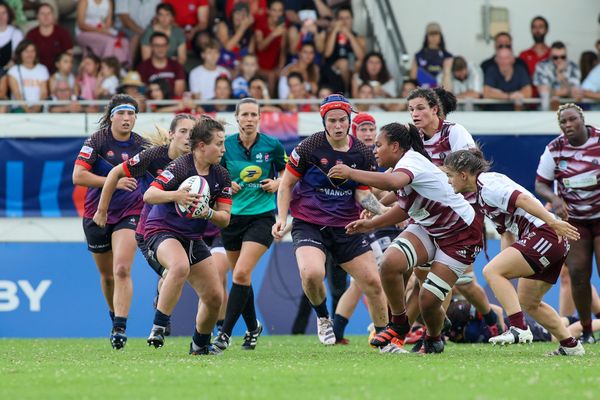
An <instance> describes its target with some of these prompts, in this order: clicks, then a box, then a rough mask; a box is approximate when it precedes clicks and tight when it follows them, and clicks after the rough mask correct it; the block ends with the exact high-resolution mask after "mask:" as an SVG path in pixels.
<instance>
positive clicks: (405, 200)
mask: <svg viewBox="0 0 600 400" xmlns="http://www.w3.org/2000/svg"><path fill="white" fill-rule="evenodd" d="M394 170H395V171H397V172H403V173H405V174H407V175H408V176H409V177H410V179H411V182H410V183H409V184H408V185H406V186H405V187H404V188H402V189H400V190H399V191H398V192H397V193H398V197H399V199H398V204H399V205H400V207H401V208H402V209H403V210H405V211H406V212H407V213H408V215H409V216H410V218H411V219H412V221H413V222H414V223H416V224H419V225H421V226H423V228H425V230H426V231H427V232H428V233H429V234H430V235H431V236H434V237H439V238H443V237H447V236H451V235H455V234H456V232H457V231H460V230H462V229H465V228H467V227H468V226H469V225H471V223H472V222H473V220H474V219H475V210H473V207H471V205H470V204H469V203H468V202H467V201H466V200H465V199H464V197H463V196H461V195H460V194H456V193H454V190H453V189H452V186H450V184H449V183H448V177H447V176H446V174H444V173H443V172H442V171H441V170H440V169H439V168H436V167H435V166H434V165H433V164H432V163H431V161H429V160H428V159H426V158H425V157H424V156H423V155H421V154H419V153H417V152H416V151H414V150H408V151H407V152H406V154H404V156H403V157H402V158H401V159H400V160H399V161H398V163H397V164H396V167H395V168H394Z"/></svg>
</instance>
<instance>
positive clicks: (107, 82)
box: [100, 75, 119, 96]
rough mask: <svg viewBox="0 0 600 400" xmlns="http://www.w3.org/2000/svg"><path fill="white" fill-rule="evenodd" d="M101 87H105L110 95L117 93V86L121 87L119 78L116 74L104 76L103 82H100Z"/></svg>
mask: <svg viewBox="0 0 600 400" xmlns="http://www.w3.org/2000/svg"><path fill="white" fill-rule="evenodd" d="M100 87H101V88H102V89H105V90H106V91H107V92H108V94H109V95H111V96H112V95H113V94H116V93H117V88H118V87H119V78H117V77H116V76H114V75H111V76H109V77H106V78H104V80H103V81H102V83H100Z"/></svg>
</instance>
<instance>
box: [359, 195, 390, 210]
mask: <svg viewBox="0 0 600 400" xmlns="http://www.w3.org/2000/svg"><path fill="white" fill-rule="evenodd" d="M359 202H360V205H361V206H363V208H364V209H365V210H368V211H370V212H372V213H373V214H375V215H381V214H384V213H385V207H384V206H383V205H382V204H381V203H380V202H379V200H377V198H376V197H375V195H374V194H373V193H371V192H369V193H368V194H366V195H363V196H361V198H360V200H359Z"/></svg>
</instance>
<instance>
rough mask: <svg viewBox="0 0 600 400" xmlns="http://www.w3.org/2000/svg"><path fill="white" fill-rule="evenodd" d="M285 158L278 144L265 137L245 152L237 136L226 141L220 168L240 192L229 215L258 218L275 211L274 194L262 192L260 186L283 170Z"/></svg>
mask: <svg viewBox="0 0 600 400" xmlns="http://www.w3.org/2000/svg"><path fill="white" fill-rule="evenodd" d="M286 162H287V156H286V154H285V150H284V149H283V145H282V144H281V142H280V141H279V140H278V139H276V138H274V137H272V136H268V135H265V134H264V133H258V135H257V138H256V141H255V142H254V144H253V145H252V146H251V147H250V149H249V150H248V149H246V148H245V147H244V146H243V145H242V142H241V141H240V135H239V133H236V134H235V135H231V136H228V137H227V138H226V139H225V155H224V156H223V159H222V160H221V164H223V166H224V167H225V168H227V169H228V170H229V173H230V174H231V180H232V181H234V182H236V183H238V184H239V185H240V186H241V187H242V188H241V189H240V191H239V192H237V193H236V194H234V195H233V205H232V209H231V214H233V215H257V214H261V213H265V212H267V211H272V210H274V209H275V193H268V192H265V191H264V190H262V188H261V184H260V182H261V181H262V180H264V179H267V178H271V179H273V178H274V177H275V174H276V173H277V172H279V171H281V170H283V169H284V168H285V164H286Z"/></svg>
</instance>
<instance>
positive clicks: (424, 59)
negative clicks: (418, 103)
mask: <svg viewBox="0 0 600 400" xmlns="http://www.w3.org/2000/svg"><path fill="white" fill-rule="evenodd" d="M451 63H452V54H450V53H449V52H448V51H446V42H445V41H444V35H443V34H442V28H441V27H440V24H438V23H437V22H430V23H429V24H427V27H426V29H425V39H424V40H423V47H422V48H421V50H419V52H418V53H416V54H415V58H414V59H413V62H412V65H411V67H410V78H411V79H416V80H417V81H418V82H419V86H424V87H435V86H437V76H438V75H440V74H441V73H442V71H444V70H445V69H446V68H448V69H449V68H450V64H451Z"/></svg>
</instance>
